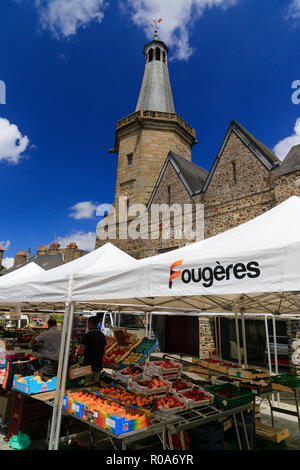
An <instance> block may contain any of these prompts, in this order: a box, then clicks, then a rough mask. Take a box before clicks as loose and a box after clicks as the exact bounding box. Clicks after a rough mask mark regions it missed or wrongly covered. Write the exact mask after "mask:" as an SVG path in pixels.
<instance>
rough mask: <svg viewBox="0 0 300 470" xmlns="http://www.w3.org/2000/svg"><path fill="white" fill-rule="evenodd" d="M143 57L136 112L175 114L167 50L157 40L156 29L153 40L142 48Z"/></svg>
mask: <svg viewBox="0 0 300 470" xmlns="http://www.w3.org/2000/svg"><path fill="white" fill-rule="evenodd" d="M144 55H145V57H146V64H145V71H144V77H143V82H142V86H141V90H140V95H139V99H138V103H137V106H136V111H140V110H147V111H162V112H167V113H175V108H174V102H173V96H172V90H171V85H170V79H169V70H168V62H167V57H168V48H167V46H166V44H165V43H164V42H163V41H159V40H158V39H157V28H156V30H155V34H154V40H153V41H151V42H149V43H148V44H146V45H145V47H144Z"/></svg>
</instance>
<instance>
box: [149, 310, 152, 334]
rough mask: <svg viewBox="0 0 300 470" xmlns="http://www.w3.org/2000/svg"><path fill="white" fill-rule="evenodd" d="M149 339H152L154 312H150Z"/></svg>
mask: <svg viewBox="0 0 300 470" xmlns="http://www.w3.org/2000/svg"><path fill="white" fill-rule="evenodd" d="M149 338H152V312H150V321H149Z"/></svg>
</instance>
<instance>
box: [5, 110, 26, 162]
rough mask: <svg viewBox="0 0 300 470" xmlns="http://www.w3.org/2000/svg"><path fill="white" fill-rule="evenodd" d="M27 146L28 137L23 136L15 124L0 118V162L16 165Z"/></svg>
mask: <svg viewBox="0 0 300 470" xmlns="http://www.w3.org/2000/svg"><path fill="white" fill-rule="evenodd" d="M28 144H29V139H28V137H27V136H26V135H25V136H23V135H22V134H21V132H20V131H19V129H18V127H17V126H16V125H15V124H11V123H10V122H9V121H8V120H7V119H5V118H0V162H1V160H3V161H8V162H10V163H18V162H19V160H20V159H21V158H22V154H23V152H25V150H26V148H27V146H28Z"/></svg>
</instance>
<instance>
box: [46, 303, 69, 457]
mask: <svg viewBox="0 0 300 470" xmlns="http://www.w3.org/2000/svg"><path fill="white" fill-rule="evenodd" d="M69 311H70V305H69V303H68V302H66V305H65V314H64V322H63V329H62V333H61V343H60V352H59V362H58V369H57V379H56V389H55V396H54V406H53V412H52V422H51V431H50V438H49V450H53V439H54V433H55V427H56V419H57V407H58V399H59V388H60V384H61V372H62V366H63V357H64V348H65V342H66V334H67V324H68V320H69Z"/></svg>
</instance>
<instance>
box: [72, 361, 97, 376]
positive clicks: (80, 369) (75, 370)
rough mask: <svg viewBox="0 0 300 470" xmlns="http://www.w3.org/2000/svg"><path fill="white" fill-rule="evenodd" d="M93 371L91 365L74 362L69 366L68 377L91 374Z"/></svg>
mask: <svg viewBox="0 0 300 470" xmlns="http://www.w3.org/2000/svg"><path fill="white" fill-rule="evenodd" d="M92 373H93V371H92V367H91V366H80V365H79V364H75V365H74V366H71V367H70V368H69V378H70V379H78V377H84V376H85V375H91V374H92Z"/></svg>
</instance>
